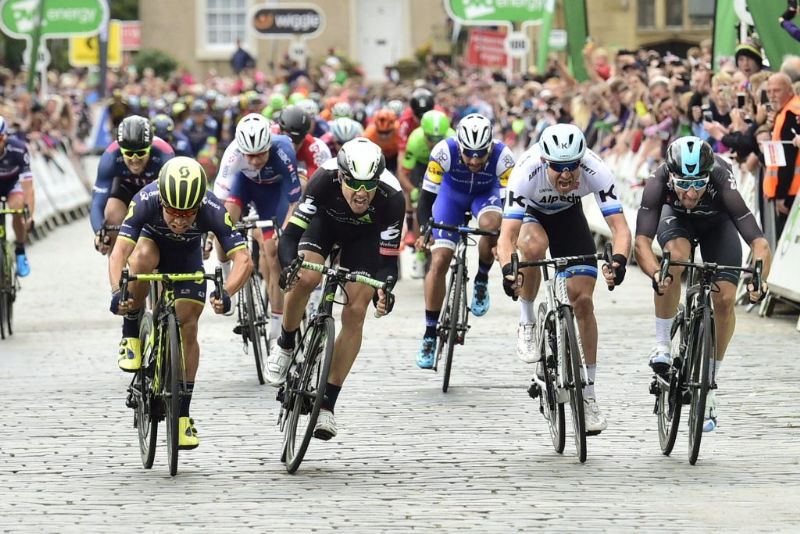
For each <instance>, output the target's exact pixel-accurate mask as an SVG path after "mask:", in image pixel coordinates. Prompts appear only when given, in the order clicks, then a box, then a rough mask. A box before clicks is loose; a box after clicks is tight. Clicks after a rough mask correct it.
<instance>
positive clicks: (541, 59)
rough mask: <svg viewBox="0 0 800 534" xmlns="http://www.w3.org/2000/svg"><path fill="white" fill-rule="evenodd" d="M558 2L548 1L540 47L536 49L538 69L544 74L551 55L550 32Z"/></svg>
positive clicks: (541, 28)
mask: <svg viewBox="0 0 800 534" xmlns="http://www.w3.org/2000/svg"><path fill="white" fill-rule="evenodd" d="M555 4H556V0H547V4H545V8H544V16H543V18H542V26H541V27H540V28H539V45H538V46H537V47H536V69H537V70H538V71H539V72H544V71H545V69H546V68H547V55H548V54H549V53H550V30H551V28H552V27H553V12H554V11H555V10H556V6H555Z"/></svg>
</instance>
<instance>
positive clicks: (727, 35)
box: [712, 0, 739, 72]
mask: <svg viewBox="0 0 800 534" xmlns="http://www.w3.org/2000/svg"><path fill="white" fill-rule="evenodd" d="M734 2H735V0H716V4H715V6H714V40H713V48H712V50H713V53H712V55H713V57H714V65H713V69H714V71H715V72H716V71H718V70H719V62H720V59H722V58H724V57H731V58H732V57H733V54H734V53H735V52H736V41H737V40H738V31H737V29H736V25H737V24H739V17H737V16H736V10H735V9H734V8H733V4H734Z"/></svg>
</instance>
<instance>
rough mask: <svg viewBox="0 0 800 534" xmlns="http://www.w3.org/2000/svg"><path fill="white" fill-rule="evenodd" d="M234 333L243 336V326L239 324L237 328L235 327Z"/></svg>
mask: <svg viewBox="0 0 800 534" xmlns="http://www.w3.org/2000/svg"><path fill="white" fill-rule="evenodd" d="M233 333H234V334H236V335H237V336H241V335H242V325H241V324H237V325H236V326H234V327H233Z"/></svg>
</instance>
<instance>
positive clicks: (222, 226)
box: [119, 182, 245, 256]
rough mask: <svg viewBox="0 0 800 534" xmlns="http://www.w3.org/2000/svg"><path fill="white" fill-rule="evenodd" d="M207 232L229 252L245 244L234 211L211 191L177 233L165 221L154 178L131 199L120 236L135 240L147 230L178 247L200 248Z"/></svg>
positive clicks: (146, 232)
mask: <svg viewBox="0 0 800 534" xmlns="http://www.w3.org/2000/svg"><path fill="white" fill-rule="evenodd" d="M206 232H213V233H214V235H215V236H216V237H217V239H218V240H219V242H220V243H221V244H222V248H223V250H224V251H225V253H226V254H228V255H229V256H230V255H231V254H232V253H233V252H236V251H237V250H239V249H242V248H244V247H245V242H244V237H242V234H240V233H239V232H238V231H237V230H236V226H234V224H233V222H232V221H231V216H230V214H228V212H227V211H226V210H225V208H224V207H223V206H222V202H220V201H219V199H218V198H217V197H215V196H214V194H213V193H212V192H210V191H208V192H206V198H204V199H203V203H202V204H201V205H200V210H199V211H198V213H197V217H196V218H195V221H194V223H192V225H191V226H190V227H189V229H188V230H187V231H186V232H184V233H182V234H176V233H175V232H173V231H172V230H170V228H169V226H167V223H166V221H164V214H163V210H162V207H161V200H160V198H159V194H158V183H156V182H154V183H151V184H150V185H147V186H145V187H144V188H142V190H141V191H139V192H138V193H136V196H135V197H133V200H131V203H130V206H128V214H127V215H126V216H125V220H124V221H123V222H122V227H121V228H120V230H119V238H120V239H127V240H128V241H131V242H133V243H135V242H136V241H137V240H138V239H139V236H140V234H142V233H144V234H145V235H147V237H150V238H153V239H154V240H156V241H157V242H162V243H164V242H168V243H171V244H174V245H176V246H177V250H183V251H185V250H186V247H187V246H188V247H189V248H192V249H193V248H197V249H199V248H200V246H201V243H202V236H203V234H205V233H206ZM169 250H171V247H168V248H166V250H165V249H162V250H161V254H162V255H164V254H168V253H169Z"/></svg>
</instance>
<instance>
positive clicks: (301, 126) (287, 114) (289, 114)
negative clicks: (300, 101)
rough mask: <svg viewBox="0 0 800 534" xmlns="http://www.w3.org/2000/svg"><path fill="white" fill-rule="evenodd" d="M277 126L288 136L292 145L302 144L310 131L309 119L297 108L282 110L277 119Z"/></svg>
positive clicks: (290, 107)
mask: <svg viewBox="0 0 800 534" xmlns="http://www.w3.org/2000/svg"><path fill="white" fill-rule="evenodd" d="M278 124H279V125H280V127H281V130H282V131H283V133H285V134H286V135H288V136H289V137H290V138H291V139H292V143H294V144H298V143H300V142H302V141H303V138H305V136H306V134H307V133H308V131H309V130H310V129H311V119H309V117H308V115H307V114H306V113H305V112H304V111H303V110H302V109H300V107H299V106H289V107H286V108H283V111H281V115H280V117H279V118H278Z"/></svg>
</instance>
